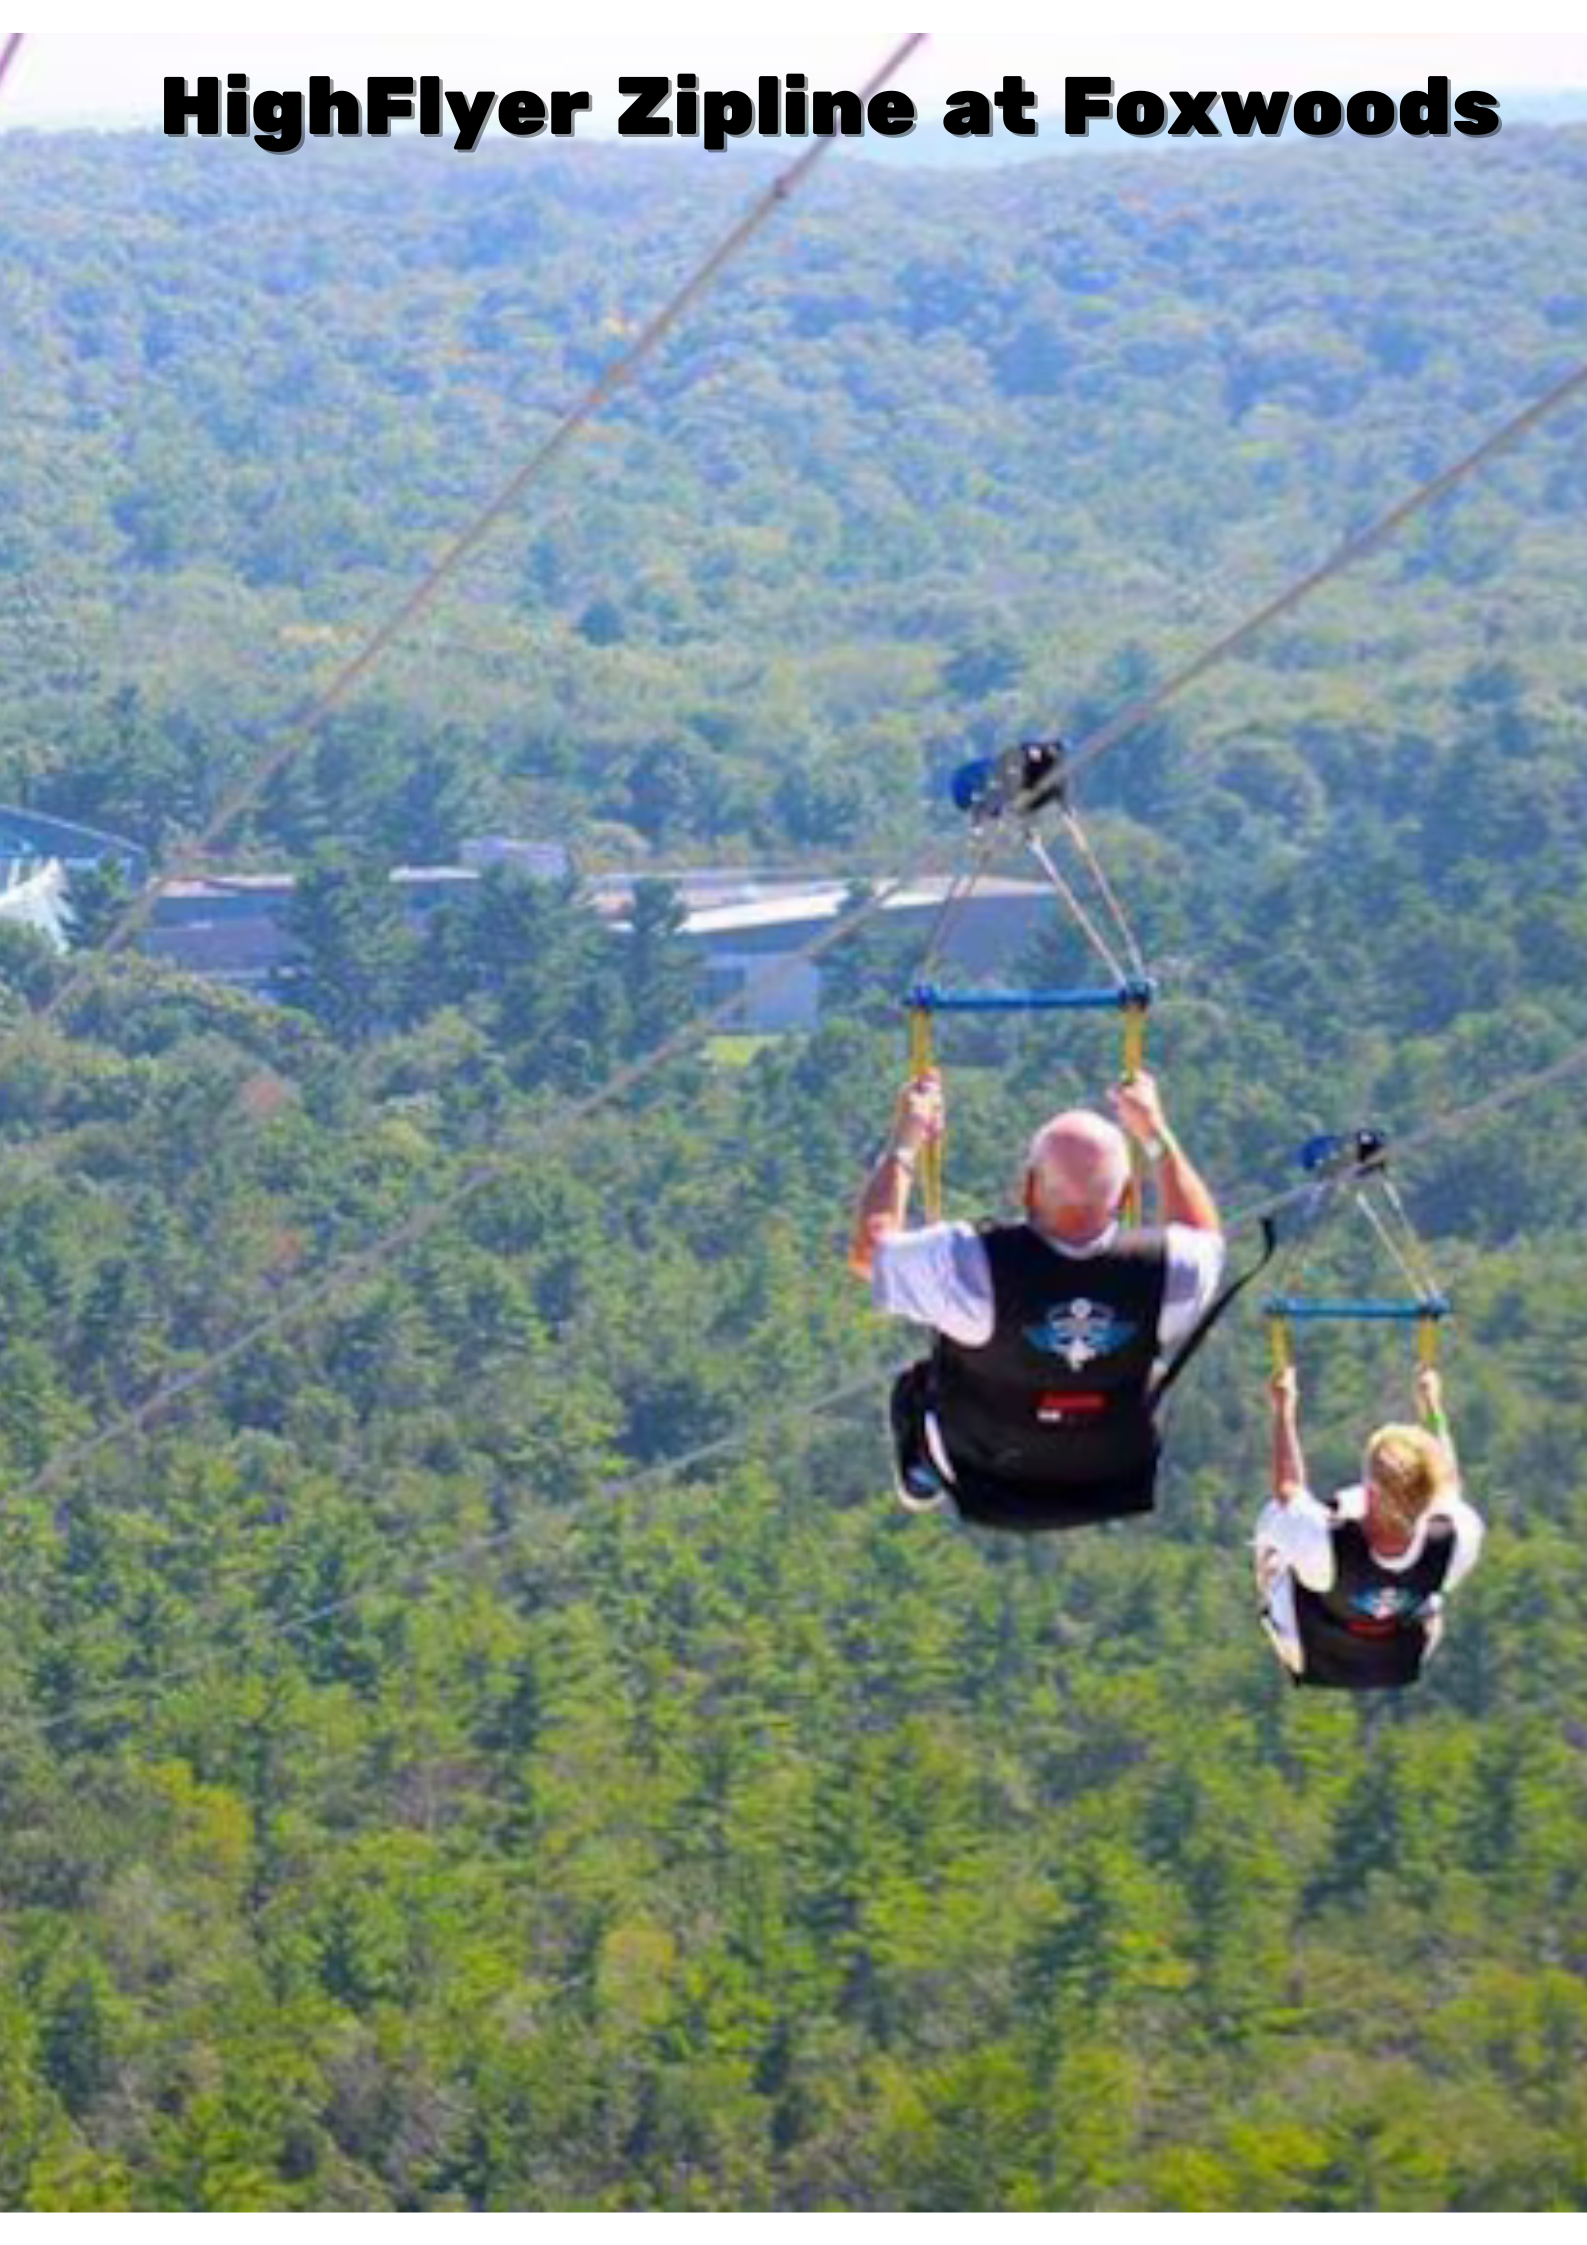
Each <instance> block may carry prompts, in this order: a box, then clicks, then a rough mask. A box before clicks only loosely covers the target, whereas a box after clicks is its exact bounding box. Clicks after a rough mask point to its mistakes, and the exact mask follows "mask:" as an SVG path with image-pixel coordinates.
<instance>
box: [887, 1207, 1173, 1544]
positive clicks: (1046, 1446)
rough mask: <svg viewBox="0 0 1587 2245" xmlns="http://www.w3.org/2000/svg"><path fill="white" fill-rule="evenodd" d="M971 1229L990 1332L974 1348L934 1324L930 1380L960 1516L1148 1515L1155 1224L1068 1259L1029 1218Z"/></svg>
mask: <svg viewBox="0 0 1587 2245" xmlns="http://www.w3.org/2000/svg"><path fill="white" fill-rule="evenodd" d="M981 1238H982V1243H983V1245H984V1246H985V1248H986V1255H987V1261H988V1264H989V1265H990V1267H991V1273H992V1306H993V1326H992V1336H991V1339H990V1340H988V1341H987V1342H986V1343H985V1344H984V1346H982V1347H980V1348H974V1349H971V1348H965V1347H963V1346H962V1345H961V1344H960V1343H959V1342H957V1341H952V1340H950V1339H949V1338H948V1337H947V1335H946V1334H939V1335H938V1337H937V1346H936V1353H935V1356H934V1358H933V1362H932V1368H931V1376H930V1380H929V1383H928V1402H929V1406H930V1408H931V1409H932V1410H933V1411H934V1412H935V1414H936V1419H937V1426H938V1429H939V1431H940V1433H941V1436H942V1440H943V1444H944V1447H945V1449H946V1451H947V1455H948V1459H949V1462H950V1463H951V1465H952V1467H953V1493H954V1498H955V1501H956V1502H957V1505H958V1508H959V1511H960V1513H961V1514H962V1515H963V1517H964V1518H965V1519H967V1520H975V1521H979V1522H980V1523H981V1524H982V1525H983V1526H986V1527H995V1528H1014V1529H1025V1530H1031V1529H1040V1528H1072V1527H1080V1526H1082V1525H1085V1524H1088V1523H1090V1522H1092V1521H1096V1520H1117V1519H1122V1518H1124V1517H1126V1516H1127V1515H1128V1514H1130V1513H1137V1512H1150V1511H1151V1509H1152V1492H1153V1484H1154V1481H1155V1478H1156V1473H1157V1455H1158V1433H1157V1427H1156V1424H1155V1422H1154V1419H1153V1413H1152V1397H1151V1381H1152V1372H1153V1368H1154V1365H1155V1363H1156V1358H1157V1326H1158V1318H1159V1315H1160V1313H1161V1310H1162V1306H1163V1285H1164V1280H1165V1277H1166V1273H1167V1260H1168V1258H1167V1247H1166V1243H1165V1240H1164V1236H1163V1234H1162V1233H1161V1232H1160V1231H1140V1232H1124V1233H1121V1234H1120V1235H1119V1237H1118V1239H1117V1240H1116V1242H1115V1244H1114V1245H1113V1246H1112V1247H1111V1248H1109V1249H1108V1250H1107V1251H1106V1252H1105V1253H1103V1254H1099V1255H1088V1256H1076V1257H1070V1256H1065V1255H1061V1254H1060V1253H1059V1252H1058V1251H1057V1250H1056V1249H1055V1248H1052V1247H1049V1246H1048V1245H1047V1244H1046V1242H1045V1241H1043V1240H1042V1239H1041V1238H1039V1237H1038V1235H1037V1234H1036V1233H1035V1232H1034V1231H1033V1230H1032V1229H1031V1227H1030V1226H1029V1225H1028V1224H998V1225H991V1226H989V1227H987V1228H986V1229H985V1230H983V1232H982V1234H981Z"/></svg>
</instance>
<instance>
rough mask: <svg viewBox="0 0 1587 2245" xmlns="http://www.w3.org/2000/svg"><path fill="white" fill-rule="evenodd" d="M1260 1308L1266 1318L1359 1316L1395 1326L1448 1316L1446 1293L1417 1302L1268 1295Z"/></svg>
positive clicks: (1341, 1318) (1428, 1296) (1348, 1317)
mask: <svg viewBox="0 0 1587 2245" xmlns="http://www.w3.org/2000/svg"><path fill="white" fill-rule="evenodd" d="M1263 1308H1264V1309H1265V1310H1266V1312H1267V1315H1268V1316H1269V1317H1292V1318H1336V1319H1339V1320H1341V1321H1346V1320H1348V1321H1352V1322H1353V1321H1354V1320H1356V1319H1358V1318H1360V1319H1364V1320H1368V1321H1373V1320H1376V1321H1378V1322H1386V1323H1391V1324H1395V1325H1414V1324H1415V1323H1416V1322H1417V1320H1418V1319H1420V1318H1424V1317H1425V1318H1441V1317H1448V1315H1449V1297H1448V1296H1447V1295H1446V1294H1429V1295H1427V1296H1425V1297H1424V1299H1423V1300H1421V1301H1419V1302H1379V1301H1360V1302H1348V1301H1345V1302H1330V1301H1325V1300H1323V1299H1321V1298H1320V1297H1317V1296H1311V1297H1309V1298H1307V1299H1306V1300H1301V1299H1300V1298H1298V1297H1297V1296H1295V1295H1290V1294H1270V1295H1269V1296H1268V1298H1267V1300H1266V1302H1265V1303H1264V1304H1263Z"/></svg>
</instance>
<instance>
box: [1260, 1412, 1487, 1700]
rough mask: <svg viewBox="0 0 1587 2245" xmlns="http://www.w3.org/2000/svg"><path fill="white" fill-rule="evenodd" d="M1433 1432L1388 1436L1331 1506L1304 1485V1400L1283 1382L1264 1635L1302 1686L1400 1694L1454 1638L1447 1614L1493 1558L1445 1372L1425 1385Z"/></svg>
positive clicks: (1265, 1536)
mask: <svg viewBox="0 0 1587 2245" xmlns="http://www.w3.org/2000/svg"><path fill="white" fill-rule="evenodd" d="M1416 1386H1417V1401H1418V1403H1419V1404H1420V1406H1421V1412H1422V1417H1423V1420H1424V1422H1425V1423H1424V1424H1423V1425H1421V1426H1382V1427H1379V1428H1378V1430H1377V1432H1376V1434H1374V1435H1373V1436H1372V1438H1371V1440H1370V1441H1369V1442H1368V1444H1367V1449H1366V1457H1365V1459H1364V1461H1363V1465H1362V1477H1361V1480H1360V1482H1359V1483H1358V1484H1357V1485H1356V1486H1355V1487H1353V1488H1349V1489H1341V1490H1339V1491H1338V1493H1337V1494H1336V1495H1335V1496H1334V1497H1333V1498H1332V1499H1331V1500H1329V1501H1328V1502H1326V1503H1323V1502H1319V1500H1318V1499H1317V1498H1316V1497H1314V1496H1313V1495H1312V1493H1311V1491H1310V1489H1309V1488H1308V1487H1307V1483H1306V1462H1305V1459H1304V1457H1303V1456H1302V1454H1301V1445H1300V1389H1299V1383H1298V1381H1297V1379H1296V1376H1295V1373H1294V1370H1293V1368H1289V1369H1286V1370H1285V1371H1283V1372H1281V1373H1280V1374H1279V1375H1278V1377H1277V1378H1276V1379H1275V1380H1274V1382H1273V1388H1272V1394H1273V1490H1274V1494H1273V1496H1272V1498H1271V1499H1270V1500H1269V1502H1268V1503H1267V1504H1266V1505H1265V1506H1264V1507H1263V1509H1262V1515H1261V1518H1260V1519H1259V1520H1258V1521H1257V1524H1256V1579H1257V1587H1258V1589H1259V1591H1260V1592H1261V1595H1262V1626H1263V1628H1264V1630H1265V1631H1266V1633H1267V1637H1268V1641H1269V1643H1270V1644H1271V1645H1272V1647H1273V1650H1274V1652H1275V1653H1277V1655H1278V1657H1279V1659H1280V1660H1281V1661H1282V1662H1283V1663H1284V1666H1285V1667H1286V1668H1287V1669H1288V1670H1289V1672H1290V1674H1291V1676H1292V1677H1293V1678H1294V1680H1295V1682H1296V1683H1298V1684H1314V1685H1321V1686H1324V1687H1326V1688H1331V1689H1333V1690H1336V1691H1393V1690H1397V1689H1399V1688H1401V1687H1402V1686H1404V1685H1406V1684H1414V1683H1415V1681H1416V1679H1417V1677H1418V1676H1419V1675H1420V1674H1421V1672H1422V1664H1423V1663H1424V1661H1426V1660H1427V1658H1428V1657H1429V1655H1430V1654H1431V1653H1432V1652H1433V1651H1434V1649H1435V1648H1436V1646H1437V1644H1438V1641H1439V1638H1440V1636H1441V1635H1442V1633H1443V1624H1444V1617H1443V1604H1444V1599H1445V1598H1446V1597H1447V1595H1448V1594H1449V1592H1450V1591H1451V1590H1453V1589H1454V1587H1455V1585H1456V1583H1458V1582H1460V1581H1461V1580H1462V1579H1463V1577H1465V1576H1466V1575H1468V1574H1470V1572H1471V1570H1472V1568H1473V1567H1474V1566H1475V1565H1476V1564H1477V1559H1478V1556H1479V1554H1480V1553H1481V1550H1482V1535H1483V1527H1482V1521H1481V1518H1480V1517H1479V1515H1478V1514H1477V1513H1476V1512H1475V1511H1474V1510H1473V1509H1472V1507H1471V1506H1470V1505H1469V1504H1468V1503H1467V1502H1466V1500H1465V1498H1464V1497H1463V1496H1462V1495H1461V1491H1460V1471H1459V1467H1458V1465H1457V1463H1456V1459H1455V1451H1454V1445H1453V1443H1452V1442H1451V1441H1450V1439H1449V1427H1448V1422H1447V1420H1446V1419H1445V1417H1444V1399H1443V1389H1442V1386H1441V1384H1440V1381H1439V1376H1438V1374H1437V1373H1436V1372H1435V1371H1432V1370H1430V1369H1429V1370H1424V1371H1423V1372H1421V1373H1420V1374H1419V1375H1418V1377H1417V1383H1416Z"/></svg>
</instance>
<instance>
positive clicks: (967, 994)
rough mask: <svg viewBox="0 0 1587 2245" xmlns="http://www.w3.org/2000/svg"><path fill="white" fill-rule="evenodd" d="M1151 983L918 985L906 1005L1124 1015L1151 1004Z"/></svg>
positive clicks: (928, 1009) (927, 1009)
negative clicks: (978, 986) (1006, 987)
mask: <svg viewBox="0 0 1587 2245" xmlns="http://www.w3.org/2000/svg"><path fill="white" fill-rule="evenodd" d="M1153 995H1154V986H1153V984H1151V983H1150V982H1123V983H1119V984H1118V985H1116V986H1115V987H1114V988H1113V989H1111V990H942V989H939V988H938V986H937V984H936V983H934V982H919V983H917V984H916V985H915V987H914V988H913V989H912V990H911V991H910V993H909V996H908V997H907V998H906V999H905V1001H904V1003H905V1004H906V1005H907V1006H908V1007H909V1009H910V1010H911V1012H916V1013H1124V1012H1127V1011H1128V1010H1129V1009H1130V1008H1131V1007H1132V1006H1138V1007H1140V1008H1141V1010H1142V1011H1144V1010H1145V1009H1146V1008H1147V1007H1148V1006H1149V1005H1150V1004H1151V1002H1152V998H1153Z"/></svg>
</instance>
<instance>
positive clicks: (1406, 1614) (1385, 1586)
mask: <svg viewBox="0 0 1587 2245" xmlns="http://www.w3.org/2000/svg"><path fill="white" fill-rule="evenodd" d="M1425 1603H1426V1601H1425V1600H1424V1599H1423V1598H1422V1597H1421V1596H1420V1594H1419V1593H1418V1592H1416V1591H1414V1590H1399V1589H1396V1588H1395V1587H1394V1585H1393V1584H1392V1583H1382V1584H1372V1585H1369V1586H1368V1587H1367V1588H1366V1589H1365V1590H1357V1591H1355V1592H1353V1593H1352V1595H1351V1598H1350V1607H1351V1611H1352V1612H1353V1613H1358V1614H1362V1615H1364V1616H1365V1617H1366V1619H1367V1620H1369V1621H1414V1620H1416V1619H1418V1618H1419V1616H1420V1615H1421V1613H1422V1610H1423V1607H1424V1605H1425Z"/></svg>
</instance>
